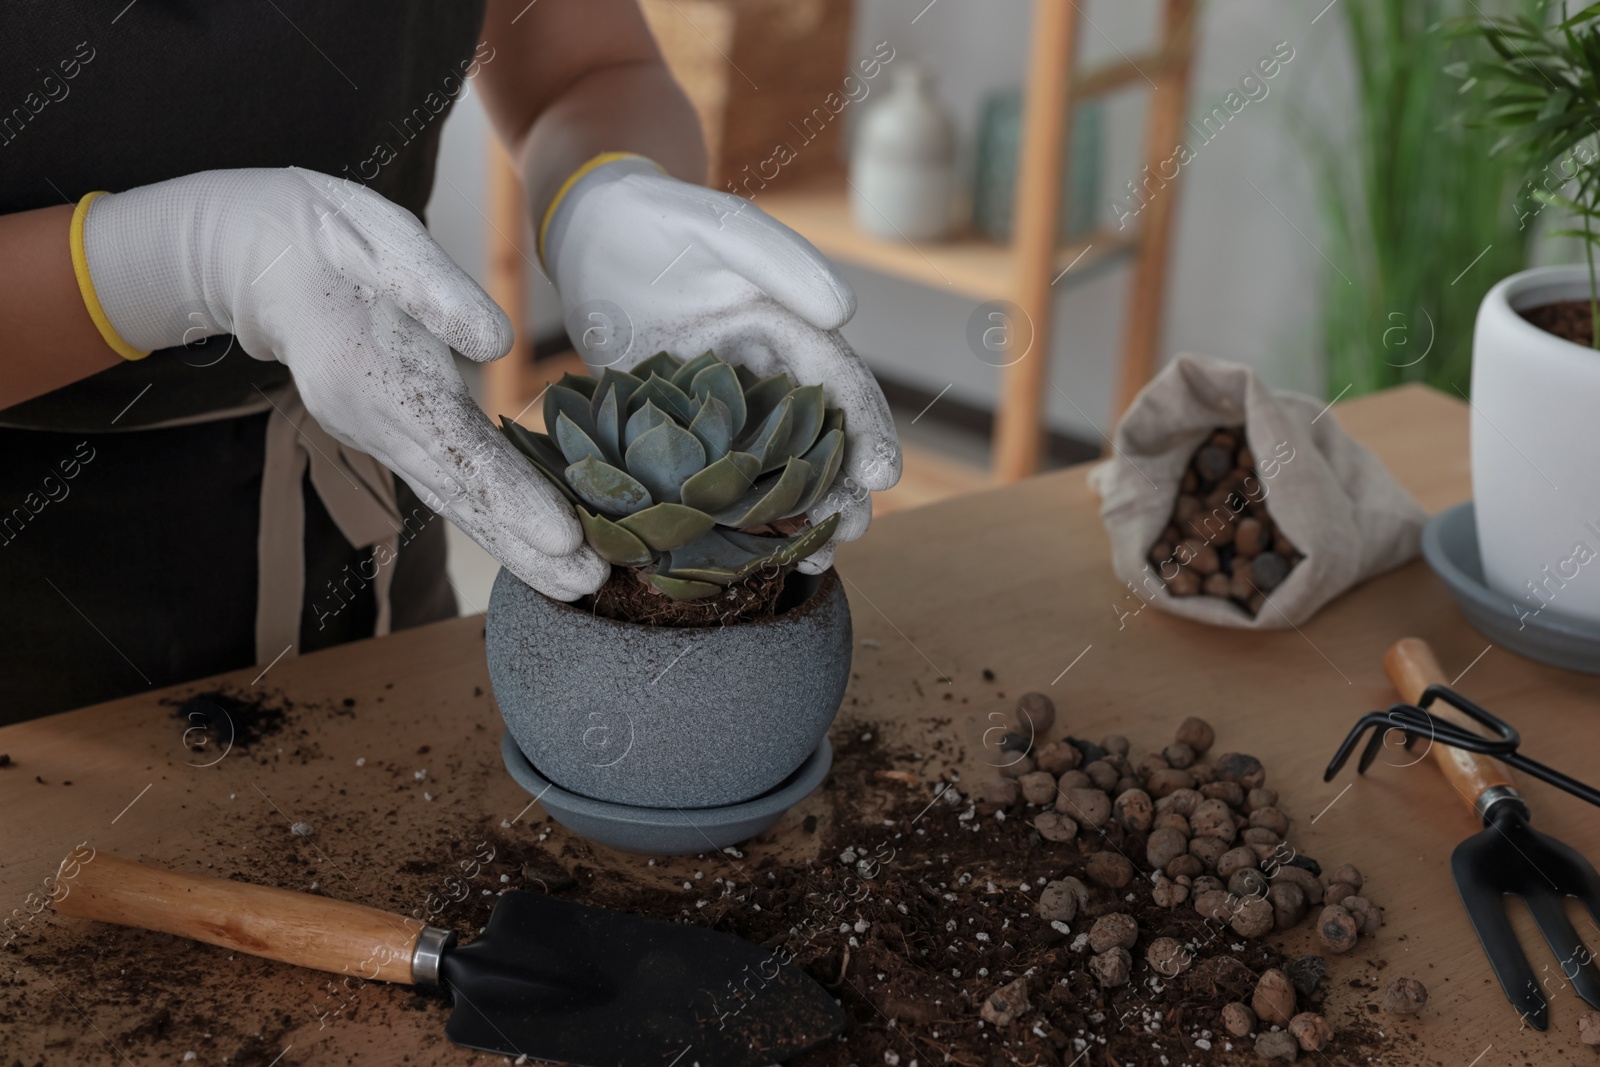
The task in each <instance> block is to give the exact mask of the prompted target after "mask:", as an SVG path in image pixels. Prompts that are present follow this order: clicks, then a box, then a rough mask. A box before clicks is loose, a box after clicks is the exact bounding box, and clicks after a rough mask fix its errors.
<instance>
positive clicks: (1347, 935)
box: [1317, 904, 1361, 953]
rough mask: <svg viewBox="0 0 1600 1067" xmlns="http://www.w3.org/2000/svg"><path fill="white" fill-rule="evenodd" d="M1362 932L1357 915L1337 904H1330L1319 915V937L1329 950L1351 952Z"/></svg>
mask: <svg viewBox="0 0 1600 1067" xmlns="http://www.w3.org/2000/svg"><path fill="white" fill-rule="evenodd" d="M1360 933H1361V927H1360V925H1359V924H1357V922H1356V919H1355V916H1353V915H1351V914H1350V913H1349V912H1348V911H1345V910H1344V909H1343V908H1341V907H1340V906H1339V905H1337V904H1329V905H1328V906H1327V907H1325V908H1323V909H1322V914H1321V915H1319V916H1317V937H1318V938H1319V939H1320V940H1321V941H1322V945H1323V947H1324V948H1326V949H1327V950H1328V951H1329V952H1341V953H1342V952H1349V951H1350V950H1351V949H1353V948H1355V947H1356V937H1357V935H1359V934H1360Z"/></svg>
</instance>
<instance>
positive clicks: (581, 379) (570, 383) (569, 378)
mask: <svg viewBox="0 0 1600 1067" xmlns="http://www.w3.org/2000/svg"><path fill="white" fill-rule="evenodd" d="M556 384H557V385H559V386H561V387H562V388H563V389H571V390H572V391H573V392H575V393H582V394H583V395H584V398H585V399H588V400H593V399H594V387H595V385H596V384H597V383H596V381H595V379H593V378H591V377H589V376H588V375H587V374H573V373H572V372H571V371H568V372H567V373H565V374H563V375H562V376H561V380H560V381H559V382H557V383H556Z"/></svg>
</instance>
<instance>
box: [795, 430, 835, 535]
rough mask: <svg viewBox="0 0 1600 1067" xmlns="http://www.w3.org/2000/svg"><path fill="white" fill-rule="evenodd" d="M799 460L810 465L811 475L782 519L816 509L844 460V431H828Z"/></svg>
mask: <svg viewBox="0 0 1600 1067" xmlns="http://www.w3.org/2000/svg"><path fill="white" fill-rule="evenodd" d="M801 458H802V459H804V460H805V461H806V462H807V463H809V464H811V473H810V474H809V475H808V476H807V477H806V487H805V488H804V489H802V490H801V491H800V500H799V501H798V502H797V503H796V504H795V506H794V510H792V511H790V512H789V514H788V515H785V516H784V518H788V517H789V515H800V514H803V513H805V512H807V511H810V510H811V509H812V508H814V507H816V506H817V502H818V501H819V500H821V499H822V497H823V494H825V493H826V492H827V491H828V487H829V486H831V485H832V484H833V480H834V478H836V477H838V474H839V464H840V463H841V462H842V461H843V460H844V431H843V430H829V431H828V432H827V433H825V434H823V435H822V440H820V441H818V442H817V443H816V444H814V445H812V446H811V451H809V452H807V453H806V454H805V455H804V456H802V457H801Z"/></svg>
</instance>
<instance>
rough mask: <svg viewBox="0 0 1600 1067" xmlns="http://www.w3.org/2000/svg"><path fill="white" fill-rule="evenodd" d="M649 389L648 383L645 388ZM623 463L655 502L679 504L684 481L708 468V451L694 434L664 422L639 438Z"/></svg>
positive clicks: (635, 440) (653, 379)
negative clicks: (662, 501)
mask: <svg viewBox="0 0 1600 1067" xmlns="http://www.w3.org/2000/svg"><path fill="white" fill-rule="evenodd" d="M659 381H661V379H660V378H651V379H650V382H659ZM649 387H650V384H649V383H648V382H647V383H646V384H645V388H646V389H648V388H649ZM623 459H624V461H625V463H626V465H627V468H628V473H629V474H631V475H633V476H634V477H635V478H637V479H638V480H639V481H640V482H642V483H643V484H644V485H645V487H646V488H647V489H649V491H650V495H651V497H652V498H653V499H655V500H665V501H669V502H672V503H677V502H678V501H679V498H680V496H681V494H682V486H683V483H684V481H685V480H686V479H688V478H689V477H691V476H692V475H695V474H698V473H699V472H700V471H701V470H703V469H704V468H705V465H706V450H705V446H704V445H702V444H701V443H700V440H699V438H697V437H695V435H694V434H692V433H690V432H689V431H688V430H685V429H684V428H683V427H682V426H679V425H678V424H677V423H675V422H664V423H662V424H661V425H660V426H654V427H652V428H650V429H648V430H646V431H645V432H644V433H642V434H640V435H639V436H638V437H637V438H635V439H634V442H633V444H631V445H629V446H628V451H627V454H626V455H625V456H624V457H623Z"/></svg>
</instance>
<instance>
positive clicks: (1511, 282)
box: [1441, 4, 1600, 630]
mask: <svg viewBox="0 0 1600 1067" xmlns="http://www.w3.org/2000/svg"><path fill="white" fill-rule="evenodd" d="M1547 9H1548V5H1545V4H1537V5H1534V10H1532V11H1531V13H1530V14H1528V15H1525V16H1520V17H1516V18H1507V19H1483V20H1480V21H1477V22H1474V23H1472V24H1471V25H1470V26H1469V27H1468V28H1467V32H1468V33H1470V34H1472V35H1474V36H1478V37H1480V38H1481V39H1482V40H1483V41H1485V42H1487V44H1488V46H1489V47H1490V49H1491V50H1492V52H1493V57H1492V58H1487V59H1483V60H1479V61H1474V62H1470V63H1465V64H1461V65H1459V67H1458V68H1457V71H1458V72H1459V73H1461V74H1462V75H1463V76H1465V77H1466V78H1467V79H1468V82H1467V84H1468V86H1473V85H1481V86H1482V87H1483V88H1484V90H1486V91H1485V92H1483V93H1481V94H1476V95H1475V99H1476V101H1477V102H1476V103H1475V104H1474V105H1473V106H1472V108H1471V110H1472V112H1473V114H1471V115H1469V120H1470V121H1473V122H1475V123H1477V124H1479V125H1482V126H1486V127H1489V128H1492V129H1494V130H1496V131H1497V132H1499V133H1500V134H1501V137H1500V139H1499V140H1498V141H1497V142H1496V145H1495V151H1496V152H1499V153H1510V154H1513V155H1515V156H1518V157H1520V158H1522V159H1524V161H1525V162H1526V164H1527V167H1528V171H1529V173H1530V174H1532V175H1533V177H1532V178H1531V179H1530V181H1529V182H1528V183H1527V184H1525V185H1524V195H1523V196H1520V197H1519V198H1518V200H1519V202H1518V203H1517V204H1514V205H1511V207H1512V208H1513V209H1514V210H1516V211H1517V212H1518V214H1519V216H1521V218H1522V220H1523V221H1524V222H1525V223H1528V224H1531V223H1532V221H1533V219H1534V218H1536V217H1537V215H1538V214H1539V213H1540V212H1542V211H1543V209H1544V208H1546V207H1554V208H1557V209H1560V210H1562V211H1565V212H1567V213H1569V214H1570V216H1571V217H1572V219H1573V222H1572V225H1571V226H1570V227H1568V228H1566V229H1561V230H1556V231H1553V232H1552V234H1551V235H1552V236H1575V237H1578V238H1579V239H1581V240H1582V242H1583V247H1584V254H1585V262H1584V263H1580V264H1573V265H1569V266H1555V267H1539V268H1535V269H1532V270H1526V271H1523V272H1521V273H1518V274H1514V275H1512V276H1511V277H1509V278H1506V279H1504V280H1503V281H1501V282H1500V283H1499V284H1497V285H1495V286H1494V287H1493V288H1492V289H1491V290H1490V291H1489V293H1488V295H1487V296H1485V297H1484V300H1483V303H1482V305H1481V306H1480V308H1479V311H1478V318H1477V325H1476V329H1475V332H1474V335H1473V363H1472V407H1473V410H1472V486H1473V496H1474V505H1473V507H1474V511H1475V516H1476V533H1477V542H1478V549H1479V555H1480V558H1481V561H1482V568H1483V581H1484V582H1485V583H1486V585H1487V586H1488V589H1489V590H1490V591H1491V592H1492V593H1493V594H1495V596H1496V597H1498V598H1500V601H1501V603H1502V604H1506V602H1507V601H1509V604H1508V605H1507V606H1508V607H1509V608H1510V613H1511V617H1512V619H1513V625H1514V626H1515V627H1516V629H1518V630H1521V629H1523V628H1525V627H1526V626H1527V624H1528V623H1529V621H1530V620H1533V621H1535V622H1537V623H1538V624H1539V625H1541V626H1545V627H1548V626H1549V625H1551V623H1552V619H1553V618H1557V617H1559V618H1563V619H1572V620H1582V621H1587V622H1595V623H1600V563H1597V562H1596V560H1597V559H1600V422H1597V420H1596V417H1595V412H1596V411H1600V351H1597V350H1596V348H1595V345H1596V340H1597V338H1596V332H1595V321H1596V320H1597V319H1600V288H1597V285H1596V281H1597V276H1596V267H1595V244H1596V242H1597V241H1600V150H1597V147H1596V139H1597V135H1600V133H1597V131H1600V7H1590V8H1588V9H1586V10H1585V11H1583V12H1580V13H1579V14H1578V15H1575V16H1572V17H1570V18H1567V17H1562V18H1560V19H1552V18H1550V17H1547ZM1562 13H1563V16H1564V15H1565V10H1564V8H1563V12H1562ZM1441 269H1442V268H1441Z"/></svg>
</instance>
